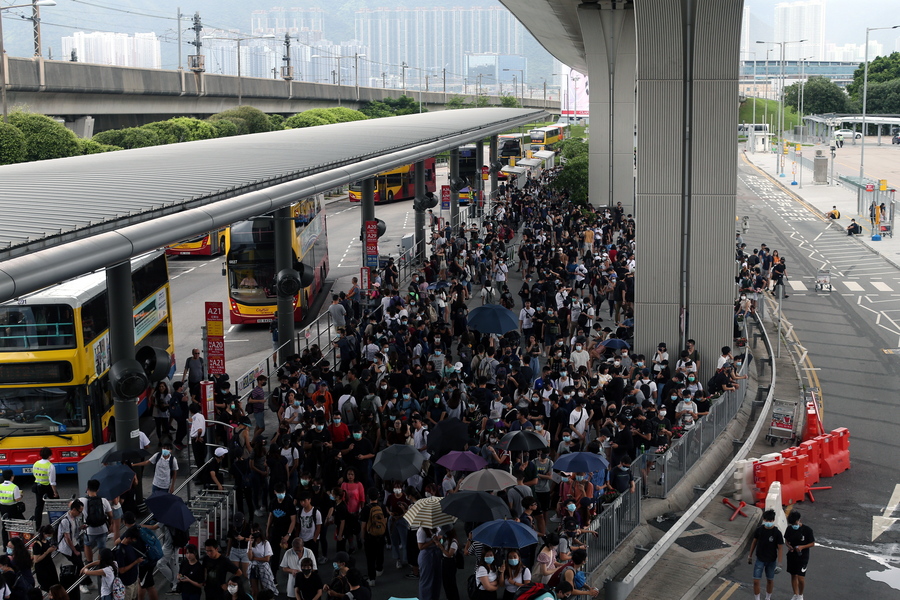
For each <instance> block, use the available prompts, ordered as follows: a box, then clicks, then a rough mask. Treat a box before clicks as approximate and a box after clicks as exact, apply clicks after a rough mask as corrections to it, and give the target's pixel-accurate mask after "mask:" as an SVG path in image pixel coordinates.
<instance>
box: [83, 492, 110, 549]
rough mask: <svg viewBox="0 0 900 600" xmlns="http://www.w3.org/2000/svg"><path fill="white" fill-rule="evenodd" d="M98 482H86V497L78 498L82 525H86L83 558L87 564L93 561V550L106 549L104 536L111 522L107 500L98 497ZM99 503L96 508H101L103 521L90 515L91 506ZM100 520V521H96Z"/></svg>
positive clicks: (94, 515) (95, 515)
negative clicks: (81, 508) (80, 505)
mask: <svg viewBox="0 0 900 600" xmlns="http://www.w3.org/2000/svg"><path fill="white" fill-rule="evenodd" d="M99 492H100V482H99V481H97V480H96V479H91V480H89V481H88V482H87V496H85V497H84V498H79V500H81V503H82V504H83V505H84V513H83V517H84V523H85V524H86V525H87V529H86V530H85V532H84V533H85V535H84V556H85V559H86V560H87V562H91V561H93V560H94V550H95V549H96V550H98V551H99V550H103V549H104V548H106V534H108V533H109V527H108V526H107V524H108V523H111V522H112V506H111V505H110V503H109V500H107V499H106V498H101V497H100V494H99ZM98 499H99V501H100V504H99V506H98V508H101V510H102V511H103V515H104V516H105V520H103V519H102V517H99V516H97V514H96V513H95V514H92V511H91V506H92V505H93V504H96V503H97V501H98ZM98 519H100V520H98Z"/></svg>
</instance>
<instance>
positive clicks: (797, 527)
mask: <svg viewBox="0 0 900 600" xmlns="http://www.w3.org/2000/svg"><path fill="white" fill-rule="evenodd" d="M787 521H788V528H787V530H786V531H785V532H784V544H785V546H786V547H787V550H788V552H787V572H788V574H790V576H791V589H792V590H793V592H794V595H793V596H792V597H791V600H803V591H804V589H806V569H807V565H808V564H809V549H810V548H812V547H813V546H815V545H816V538H815V536H814V535H813V530H812V528H811V527H810V526H808V525H804V524H803V521H801V517H800V511H799V510H792V511H791V514H789V515H788V519H787Z"/></svg>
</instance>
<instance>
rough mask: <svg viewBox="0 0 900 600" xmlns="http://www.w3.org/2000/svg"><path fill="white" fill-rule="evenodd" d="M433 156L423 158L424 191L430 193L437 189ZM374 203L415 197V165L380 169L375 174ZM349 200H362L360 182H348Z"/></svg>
mask: <svg viewBox="0 0 900 600" xmlns="http://www.w3.org/2000/svg"><path fill="white" fill-rule="evenodd" d="M434 167H435V159H434V157H433V156H432V157H430V158H426V159H425V191H426V192H431V193H432V194H433V193H434V192H435V190H436V189H437V187H436V177H435V171H434ZM374 179H375V204H382V203H384V202H393V201H394V200H409V199H411V198H415V197H416V165H415V163H413V164H411V165H403V166H402V167H397V168H396V169H391V170H390V171H382V172H381V173H379V174H378V175H375V177H374ZM348 196H349V199H350V202H359V201H361V200H362V182H361V181H354V182H353V183H351V184H350V190H349V194H348Z"/></svg>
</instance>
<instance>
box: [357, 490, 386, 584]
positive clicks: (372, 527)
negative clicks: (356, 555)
mask: <svg viewBox="0 0 900 600" xmlns="http://www.w3.org/2000/svg"><path fill="white" fill-rule="evenodd" d="M366 498H367V499H368V503H367V504H366V505H365V506H363V507H362V510H361V511H360V514H359V521H360V533H361V534H362V538H363V547H364V548H365V550H366V575H367V577H368V579H369V584H370V585H374V583H375V578H376V577H377V576H378V575H381V572H382V571H384V541H385V539H386V534H387V522H388V511H387V508H385V507H384V505H382V504H381V503H380V502H378V490H376V489H375V488H370V489H369V491H368V492H367V493H366ZM372 511H375V513H376V518H374V519H373V518H372ZM379 511H380V512H381V517H380V518H378V517H377V513H378V512H379ZM370 520H371V521H372V522H371V523H369V521H370ZM382 526H383V528H384V531H383V532H382V533H380V534H379V533H377V530H378V529H379V527H382Z"/></svg>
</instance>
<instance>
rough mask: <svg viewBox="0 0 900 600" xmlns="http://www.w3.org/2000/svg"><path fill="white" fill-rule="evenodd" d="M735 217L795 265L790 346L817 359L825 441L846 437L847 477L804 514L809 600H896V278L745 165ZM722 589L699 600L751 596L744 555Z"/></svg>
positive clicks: (809, 371) (899, 415)
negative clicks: (822, 272) (823, 276)
mask: <svg viewBox="0 0 900 600" xmlns="http://www.w3.org/2000/svg"><path fill="white" fill-rule="evenodd" d="M846 148H847V146H846V144H845V149H846ZM737 213H738V214H739V215H744V214H747V215H749V216H750V230H749V232H748V233H747V234H745V235H744V236H743V237H744V241H745V242H746V243H747V244H748V246H749V247H750V248H754V247H759V244H760V243H766V244H767V245H768V246H769V247H770V248H774V249H777V250H778V251H779V253H780V254H781V255H782V256H784V257H786V258H787V272H788V278H789V285H788V288H787V292H788V294H789V298H787V299H785V300H784V314H785V318H786V319H787V320H788V321H789V322H790V323H791V324H792V325H793V326H794V334H795V336H796V337H795V336H794V335H792V336H790V338H789V340H790V341H791V342H792V343H793V342H798V343H799V344H800V345H802V346H803V347H805V348H806V349H807V350H808V351H809V355H808V356H809V358H808V360H806V361H804V362H803V363H802V364H801V365H800V366H801V369H802V370H801V377H802V379H803V384H804V385H806V386H810V387H820V388H821V393H822V396H823V399H824V420H825V427H826V430H831V429H834V428H836V427H846V428H848V429H849V430H850V449H851V450H850V457H851V464H852V467H851V469H850V470H849V471H846V472H844V473H842V474H840V475H838V476H836V477H834V478H832V479H829V480H823V482H822V483H821V484H820V485H832V486H833V489H830V490H823V491H819V492H816V493H815V498H816V502H815V503H812V502H808V501H807V502H803V503H801V504H799V505H797V507H796V508H797V509H798V510H800V511H802V514H803V516H804V517H803V518H804V522H805V523H806V524H808V525H810V526H811V527H812V528H813V530H814V532H815V535H816V537H817V542H818V544H819V546H817V547H816V548H814V549H813V550H812V555H811V560H810V570H809V576H808V581H807V594H806V597H808V598H826V597H827V598H850V597H858V596H859V595H860V593H862V597H866V598H884V599H888V598H900V568H898V566H897V565H898V561H900V545H898V543H900V527H898V526H897V525H896V521H894V520H893V519H894V518H895V517H900V513H896V512H894V510H893V509H887V507H888V505H891V506H892V507H893V508H896V506H897V501H898V498H900V495H895V489H896V490H898V492H897V494H900V486H898V485H897V484H898V479H897V476H896V473H897V467H896V456H897V455H898V449H900V443H898V440H897V436H896V431H897V427H898V425H900V407H898V405H897V402H896V399H895V398H896V390H897V389H898V386H900V325H898V322H900V270H898V269H897V268H895V267H893V266H892V265H890V264H889V263H888V262H887V261H885V260H884V259H882V258H881V257H880V256H878V255H876V254H873V253H872V252H871V251H869V250H868V249H866V248H865V247H864V246H863V245H862V244H861V243H859V242H857V241H856V240H854V239H848V237H847V236H846V234H845V233H843V232H841V231H838V230H836V229H831V228H829V226H828V224H827V223H825V222H824V221H823V220H822V219H821V218H820V217H818V216H817V215H815V214H814V213H813V212H811V211H809V210H807V209H806V207H805V206H803V205H801V204H800V203H798V202H796V201H795V200H793V199H792V198H791V197H790V196H788V195H787V194H785V193H784V192H782V191H781V190H780V189H779V188H777V187H776V186H774V184H772V183H771V182H770V181H769V180H768V179H767V178H765V177H764V176H763V175H761V174H760V173H759V172H758V171H756V170H755V169H753V168H752V167H749V166H748V165H746V164H744V163H743V162H742V163H741V165H740V169H739V174H738V210H737ZM819 269H829V270H830V271H831V275H832V283H833V286H834V289H833V291H832V292H830V293H824V292H816V291H815V289H814V284H815V277H816V274H817V271H818V270H819ZM782 351H783V352H786V350H784V349H783V350H782ZM798 396H799V394H798ZM892 495H894V498H893V499H892ZM873 517H886V519H877V520H873ZM873 523H874V524H875V527H874V528H873ZM873 529H874V531H873ZM724 579H725V580H726V581H729V582H734V583H737V584H739V585H738V586H737V587H734V586H733V584H732V585H729V586H726V587H724V588H723V587H721V586H722V584H723V583H725V582H723V580H722V579H717V580H716V581H715V582H713V583H712V584H710V586H709V587H708V588H707V589H706V590H705V591H704V593H703V594H702V595H701V597H702V598H709V599H710V600H726V599H727V598H728V597H731V595H732V594H736V595H735V596H734V597H739V598H743V597H747V593H748V590H749V589H750V585H751V570H750V566H749V565H747V564H746V556H742V557H741V558H740V559H739V560H738V561H737V562H736V563H735V564H734V565H733V566H732V567H731V569H730V570H729V571H727V572H726V573H725V574H724ZM775 589H776V596H775V598H777V599H778V600H781V599H782V598H789V597H790V596H791V594H792V592H791V591H790V580H789V576H788V575H787V574H786V573H783V574H780V575H778V576H777V577H776V588H775ZM738 590H740V591H738Z"/></svg>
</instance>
